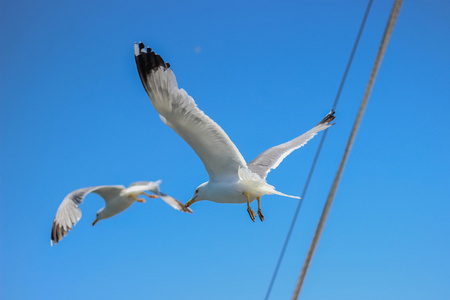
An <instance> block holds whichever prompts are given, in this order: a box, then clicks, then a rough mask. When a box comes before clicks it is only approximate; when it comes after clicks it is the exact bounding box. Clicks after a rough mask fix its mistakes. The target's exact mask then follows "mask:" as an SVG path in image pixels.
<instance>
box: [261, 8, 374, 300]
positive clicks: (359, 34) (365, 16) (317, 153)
mask: <svg viewBox="0 0 450 300" xmlns="http://www.w3.org/2000/svg"><path fill="white" fill-rule="evenodd" d="M372 2H373V0H369V3H368V4H367V8H366V11H365V13H364V17H363V20H362V22H361V25H360V27H359V31H358V34H357V36H356V39H355V43H354V44H353V49H352V52H351V54H350V57H349V59H348V62H347V66H346V68H345V71H344V75H343V76H342V79H341V83H340V85H339V88H338V91H337V94H336V97H335V99H334V102H333V107H332V110H335V108H336V106H337V104H338V102H339V98H340V96H341V92H342V89H343V87H344V83H345V80H346V79H347V75H348V72H349V70H350V66H351V64H352V61H353V57H354V56H355V52H356V49H357V48H358V44H359V40H360V38H361V34H362V32H363V29H364V26H365V24H366V20H367V17H368V15H369V12H370V8H371V6H372ZM327 132H328V130H325V131H324V133H323V134H322V138H321V140H320V143H319V147H318V148H317V151H316V155H315V156H314V160H313V163H312V165H311V168H310V170H309V174H308V177H307V179H306V183H305V187H304V188H303V192H302V194H301V199H300V200H299V202H298V204H297V208H296V210H295V213H294V217H293V219H292V222H291V226H290V227H289V231H288V234H287V236H286V239H285V241H284V245H283V248H282V250H281V253H280V256H279V258H278V262H277V264H276V267H275V270H274V273H273V275H272V279H271V281H270V284H269V288H268V289H267V292H266V297H265V298H264V299H265V300H268V299H269V296H270V293H271V291H272V287H273V284H274V283H275V279H276V277H277V275H278V270H279V268H280V265H281V262H282V260H283V257H284V253H285V252H286V248H287V245H288V243H289V240H290V238H291V234H292V231H293V229H294V226H295V222H296V221H297V216H298V214H299V212H300V208H301V206H302V203H303V199H304V198H305V195H306V192H307V190H308V187H309V183H310V181H311V178H312V175H313V173H314V170H315V167H316V163H317V160H318V159H319V155H320V152H321V150H322V146H323V143H324V141H325V138H326V136H327Z"/></svg>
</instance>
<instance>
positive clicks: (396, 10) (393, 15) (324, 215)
mask: <svg viewBox="0 0 450 300" xmlns="http://www.w3.org/2000/svg"><path fill="white" fill-rule="evenodd" d="M402 2H403V0H395V3H394V5H393V7H392V11H391V14H390V16H389V20H388V23H387V25H386V29H385V31H384V34H383V38H382V40H381V43H380V47H379V48H378V53H377V56H376V58H375V62H374V65H373V68H372V71H371V73H370V77H369V81H368V83H367V86H366V91H365V92H364V96H363V99H362V101H361V105H360V107H359V110H358V114H357V116H356V119H355V123H354V124H353V128H352V131H351V133H350V137H349V139H348V141H347V145H346V147H345V150H344V154H343V155H342V159H341V163H340V164H339V168H338V170H337V172H336V176H335V178H334V181H333V184H332V186H331V189H330V193H329V194H328V198H327V201H326V203H325V206H324V208H323V212H322V215H321V216H320V220H319V223H318V224H317V228H316V232H315V233H314V236H313V239H312V241H311V245H310V247H309V249H308V253H307V255H306V258H305V262H304V263H303V267H302V270H301V272H300V276H299V278H298V281H297V284H296V286H295V290H294V294H293V296H292V300H296V299H298V296H299V294H300V291H301V288H302V286H303V282H304V279H305V277H306V273H307V272H308V268H309V265H310V263H311V260H312V257H313V255H314V252H315V250H316V248H317V244H318V243H319V239H320V236H321V234H322V231H323V228H324V226H325V222H326V220H327V217H328V213H329V212H330V208H331V204H332V203H333V199H334V196H335V195H336V191H337V188H338V186H339V182H340V180H341V177H342V173H343V171H344V167H345V164H346V163H347V159H348V156H349V154H350V150H351V148H352V146H353V143H354V141H355V137H356V133H357V132H358V128H359V125H360V124H361V121H362V118H363V116H364V112H365V110H366V107H367V103H368V101H369V97H370V93H371V92H372V88H373V85H374V83H375V78H376V77H377V74H378V70H379V68H380V65H381V61H382V60H383V56H384V53H385V52H386V48H387V45H388V43H389V38H390V37H391V34H392V31H393V29H394V25H395V21H396V20H397V17H398V13H399V12H400V7H401V5H402Z"/></svg>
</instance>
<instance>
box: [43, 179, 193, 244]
mask: <svg viewBox="0 0 450 300" xmlns="http://www.w3.org/2000/svg"><path fill="white" fill-rule="evenodd" d="M160 184H161V180H158V181H156V182H153V181H139V182H135V183H132V184H130V186H129V187H128V188H125V187H124V186H122V185H101V186H93V187H87V188H81V189H78V190H75V191H73V192H71V193H70V194H69V195H67V196H66V197H65V198H64V200H63V202H62V203H61V205H60V206H59V208H58V211H57V212H56V216H55V219H54V221H53V226H52V232H51V240H50V244H51V245H52V246H53V244H57V243H58V242H59V241H60V240H61V239H62V238H63V237H64V236H66V235H67V233H68V232H69V230H71V229H72V227H73V226H74V225H75V224H76V223H77V222H78V221H79V220H80V219H81V209H80V207H79V205H80V204H81V203H83V200H84V198H85V197H86V195H87V194H89V193H96V194H98V195H100V196H101V197H102V198H103V200H105V207H103V208H101V209H100V210H99V211H98V212H97V217H96V219H95V220H94V222H93V223H92V226H94V225H95V224H96V223H97V222H98V221H100V220H103V219H107V218H110V217H112V216H115V215H117V214H118V213H121V212H122V211H124V210H126V209H127V208H128V207H130V206H131V205H132V204H133V203H134V202H135V201H138V202H145V200H144V199H139V198H138V197H139V196H140V195H146V196H148V197H149V198H158V197H160V198H161V199H162V200H164V201H165V202H166V203H167V204H169V205H170V206H172V207H173V208H175V209H177V210H180V211H183V212H189V213H191V212H192V210H191V209H190V208H187V207H186V206H185V205H184V204H183V203H181V202H180V201H178V200H176V199H174V198H173V197H171V196H169V195H166V194H164V193H162V192H161V191H160V190H159V185H160ZM145 191H150V192H152V193H153V194H155V195H149V194H147V193H146V192H145Z"/></svg>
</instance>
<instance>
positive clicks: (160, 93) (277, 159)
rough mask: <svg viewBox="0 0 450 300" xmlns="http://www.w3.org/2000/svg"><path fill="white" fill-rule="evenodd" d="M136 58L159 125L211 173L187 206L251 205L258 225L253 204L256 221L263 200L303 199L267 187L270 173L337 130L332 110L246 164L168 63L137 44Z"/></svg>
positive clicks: (260, 217)
mask: <svg viewBox="0 0 450 300" xmlns="http://www.w3.org/2000/svg"><path fill="white" fill-rule="evenodd" d="M134 55H135V60H136V65H137V69H138V72H139V76H140V79H141V81H142V84H143V86H144V89H145V90H146V92H147V94H148V96H149V97H150V101H151V102H152V104H153V106H154V107H155V109H156V111H157V112H158V113H159V116H160V118H161V120H162V121H163V122H164V123H165V124H166V125H167V126H169V127H170V128H172V129H173V130H174V131H175V132H176V133H177V134H178V135H180V136H181V137H182V138H183V139H184V140H185V141H186V142H187V143H188V144H189V146H191V147H192V149H193V150H194V151H195V153H196V154H197V155H198V156H199V157H200V159H201V161H202V162H203V165H204V166H205V169H206V171H207V172H208V175H209V181H207V182H205V183H202V184H201V185H199V186H198V187H197V189H196V190H195V192H194V195H193V197H192V198H191V199H190V200H189V201H187V202H186V207H189V206H191V205H192V204H193V203H195V202H198V201H202V200H209V201H213V202H216V203H247V212H248V214H249V216H250V218H251V219H252V221H253V222H255V217H256V214H255V212H254V211H253V210H252V208H251V207H250V203H251V202H252V201H253V200H255V199H256V200H257V201H258V216H259V219H260V220H261V221H264V215H263V214H262V212H261V202H260V201H261V197H262V196H264V195H271V194H275V195H279V196H285V197H291V198H297V199H300V197H297V196H291V195H287V194H284V193H281V192H279V191H277V190H275V187H274V186H272V185H270V184H268V183H267V182H266V177H267V174H268V173H269V172H270V170H272V169H275V168H276V167H278V165H279V164H280V163H281V161H282V160H283V159H284V158H285V157H286V156H287V155H289V154H290V153H291V152H292V151H294V150H296V149H298V148H300V147H302V146H303V145H305V144H306V143H307V142H308V141H309V140H310V139H312V138H313V137H314V136H315V135H317V133H318V132H319V131H322V130H324V129H327V128H328V127H330V126H331V125H334V124H330V122H331V121H333V120H334V118H335V117H334V111H331V112H330V113H328V114H327V116H326V117H325V118H324V119H323V120H322V121H320V122H319V124H317V125H316V126H315V127H313V128H312V129H311V130H309V131H307V132H306V133H304V134H302V135H300V136H299V137H297V138H295V139H293V140H291V141H289V142H286V143H284V144H281V145H278V146H275V147H272V148H269V149H267V150H266V151H264V152H263V153H261V154H260V155H259V156H257V157H256V158H255V159H254V160H252V161H251V162H249V163H248V164H247V163H246V162H245V160H244V158H243V157H242V155H241V153H240V152H239V150H238V148H237V147H236V146H235V145H234V143H233V142H232V141H231V139H230V138H229V137H228V135H227V134H226V133H225V131H224V130H223V129H222V128H221V127H220V126H219V125H218V124H217V123H215V122H214V121H213V120H212V119H210V118H209V117H208V116H207V115H206V114H205V113H204V112H203V111H201V110H200V109H199V108H198V107H197V104H196V103H195V101H194V99H192V97H191V96H189V95H188V94H187V93H186V91H185V90H184V89H179V88H178V84H177V81H176V79H175V75H174V73H173V71H172V70H171V69H170V64H168V63H165V62H164V60H163V59H162V58H161V56H160V55H158V54H156V53H155V52H154V51H152V49H151V48H147V49H145V45H144V44H143V43H139V44H136V43H135V45H134Z"/></svg>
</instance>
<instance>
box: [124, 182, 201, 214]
mask: <svg viewBox="0 0 450 300" xmlns="http://www.w3.org/2000/svg"><path fill="white" fill-rule="evenodd" d="M161 182H162V181H161V180H158V181H155V182H152V181H139V182H134V183H132V184H130V187H132V186H147V187H146V190H148V191H150V192H152V193H153V194H155V195H157V196H159V197H160V198H161V199H162V200H163V201H164V202H166V203H167V204H169V205H170V206H172V207H173V208H175V209H176V210H179V211H182V212H185V213H192V209H190V208H189V207H186V206H185V205H184V204H183V203H181V202H180V201H178V200H177V199H175V198H173V197H172V196H169V195H167V194H164V193H163V192H161V191H160V190H159V185H160V184H161Z"/></svg>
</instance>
